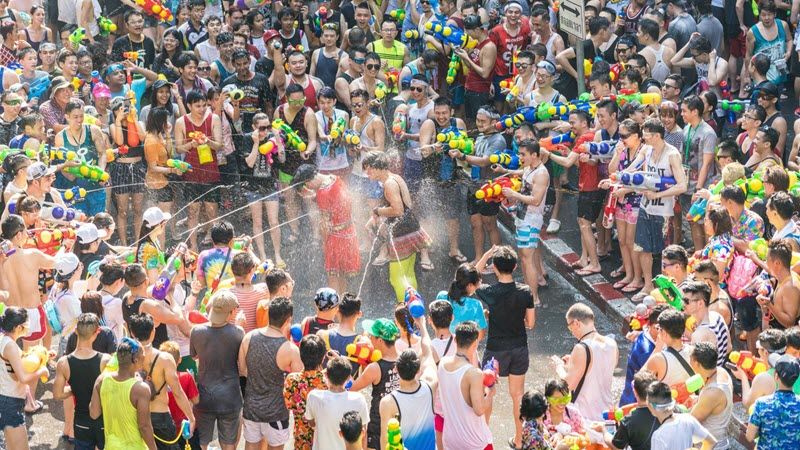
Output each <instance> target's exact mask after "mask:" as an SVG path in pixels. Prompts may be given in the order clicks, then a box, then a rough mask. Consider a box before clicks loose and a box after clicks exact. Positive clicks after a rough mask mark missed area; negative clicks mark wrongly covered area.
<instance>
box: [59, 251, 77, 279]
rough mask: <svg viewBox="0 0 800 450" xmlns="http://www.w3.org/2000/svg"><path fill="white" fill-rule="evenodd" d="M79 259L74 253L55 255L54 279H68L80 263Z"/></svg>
mask: <svg viewBox="0 0 800 450" xmlns="http://www.w3.org/2000/svg"><path fill="white" fill-rule="evenodd" d="M80 263H81V262H80V260H79V259H78V257H77V256H75V254H74V253H59V254H58V255H56V265H55V267H54V268H55V271H56V274H55V278H56V281H59V282H61V281H66V280H68V279H69V278H70V277H71V276H72V274H73V273H75V271H76V270H78V266H79V265H80Z"/></svg>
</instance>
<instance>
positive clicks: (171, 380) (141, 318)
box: [128, 314, 195, 450]
mask: <svg viewBox="0 0 800 450" xmlns="http://www.w3.org/2000/svg"><path fill="white" fill-rule="evenodd" d="M128 331H129V332H130V333H131V335H132V336H133V337H134V338H136V339H137V340H138V341H139V342H141V344H142V347H143V356H144V361H143V363H144V364H143V366H142V367H143V371H144V373H143V376H142V378H143V379H145V380H146V382H148V384H150V386H151V387H150V389H151V397H150V420H151V422H152V424H153V433H154V434H155V435H156V436H158V437H160V438H161V439H163V440H172V439H173V438H174V436H175V435H176V434H177V430H176V429H175V422H173V420H172V416H170V414H169V397H168V396H167V392H168V391H172V395H173V396H175V401H176V402H177V403H178V407H179V408H180V409H181V411H183V413H184V414H185V415H186V417H187V418H188V419H189V423H190V424H191V429H192V430H194V426H195V421H194V413H193V412H192V403H191V402H190V401H189V399H188V398H186V394H185V393H184V392H183V389H182V388H181V384H180V381H179V380H178V370H177V365H176V363H175V360H174V359H172V355H170V354H169V353H166V352H162V351H159V350H157V349H155V348H153V338H155V335H156V327H155V323H154V321H153V318H152V317H151V316H150V315H148V314H134V315H133V316H131V318H130V320H129V321H128ZM165 387H169V389H165ZM159 448H161V449H162V450H180V449H179V448H178V445H177V443H175V444H172V445H162V446H160V447H159Z"/></svg>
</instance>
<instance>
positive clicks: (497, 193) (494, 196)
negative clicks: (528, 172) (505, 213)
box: [475, 177, 522, 202]
mask: <svg viewBox="0 0 800 450" xmlns="http://www.w3.org/2000/svg"><path fill="white" fill-rule="evenodd" d="M504 187H507V188H510V189H513V190H515V191H517V192H519V191H520V189H521V188H522V181H520V180H519V179H518V178H510V177H498V178H495V179H494V180H489V181H488V182H487V183H486V184H484V185H483V186H481V188H480V189H478V190H477V191H476V192H475V198H477V199H478V200H483V201H485V202H502V201H504V200H505V199H506V197H505V195H503V188H504Z"/></svg>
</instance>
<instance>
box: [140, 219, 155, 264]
mask: <svg viewBox="0 0 800 450" xmlns="http://www.w3.org/2000/svg"><path fill="white" fill-rule="evenodd" d="M159 225H161V224H160V223H159V224H158V225H156V226H154V227H150V226H148V225H147V222H145V221H144V220H143V221H142V226H141V227H139V243H138V244H136V262H137V263H139V264H144V261H139V250H141V249H142V244H144V243H145V242H149V243H151V244H153V245H156V243H155V241H153V238H152V237H151V236H150V233H152V232H153V230H155V229H156V228H158V227H159Z"/></svg>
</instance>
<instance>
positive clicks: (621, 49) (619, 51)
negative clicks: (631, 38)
mask: <svg viewBox="0 0 800 450" xmlns="http://www.w3.org/2000/svg"><path fill="white" fill-rule="evenodd" d="M628 50H630V49H629V48H627V47H625V48H619V47H617V53H622V52H627V51H628Z"/></svg>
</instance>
